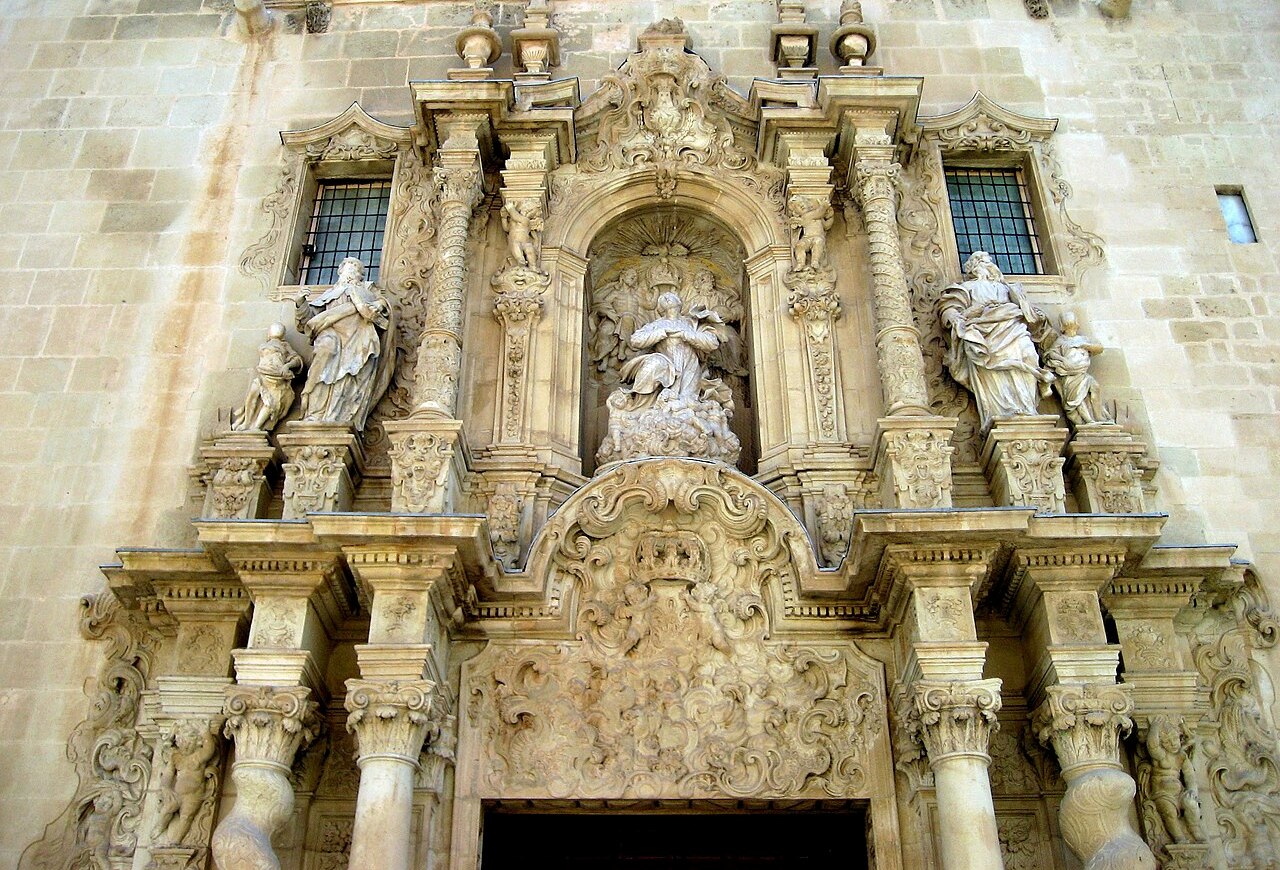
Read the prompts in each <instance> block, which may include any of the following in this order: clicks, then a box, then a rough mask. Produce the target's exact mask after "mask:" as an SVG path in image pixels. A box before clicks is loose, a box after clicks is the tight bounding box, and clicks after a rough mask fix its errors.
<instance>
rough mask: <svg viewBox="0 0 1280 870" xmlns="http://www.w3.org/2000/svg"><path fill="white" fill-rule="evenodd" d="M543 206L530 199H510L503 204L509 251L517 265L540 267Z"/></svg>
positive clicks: (503, 225)
mask: <svg viewBox="0 0 1280 870" xmlns="http://www.w3.org/2000/svg"><path fill="white" fill-rule="evenodd" d="M542 228H543V221H542V206H540V205H538V203H536V202H532V201H529V200H518V199H512V200H508V201H507V202H506V204H505V205H503V206H502V229H503V230H505V231H506V233H507V251H508V253H509V254H510V255H511V262H512V264H514V265H516V266H525V267H526V268H529V269H535V270H536V269H538V268H539V266H538V263H539V261H540V260H541V259H542Z"/></svg>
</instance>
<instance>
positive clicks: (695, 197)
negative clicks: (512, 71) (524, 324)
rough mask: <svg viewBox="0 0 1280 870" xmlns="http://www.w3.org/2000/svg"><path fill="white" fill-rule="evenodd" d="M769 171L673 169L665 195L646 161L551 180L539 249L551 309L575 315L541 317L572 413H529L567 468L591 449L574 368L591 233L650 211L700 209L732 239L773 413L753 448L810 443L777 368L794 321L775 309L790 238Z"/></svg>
mask: <svg viewBox="0 0 1280 870" xmlns="http://www.w3.org/2000/svg"><path fill="white" fill-rule="evenodd" d="M770 168H771V167H762V171H761V172H759V173H751V172H737V173H729V172H721V171H713V170H707V169H703V168H700V167H695V166H680V167H679V168H677V169H676V170H675V171H674V180H675V189H674V192H673V193H671V195H670V196H664V195H663V192H662V190H661V189H660V187H659V184H658V182H659V180H660V176H661V172H660V170H659V169H658V168H655V167H652V166H648V165H641V166H638V167H635V168H632V169H628V170H624V171H615V172H608V173H601V174H596V173H588V172H582V171H573V172H570V173H568V174H567V175H566V176H564V177H563V178H561V179H558V180H557V184H556V185H555V188H554V189H555V196H553V198H552V202H551V208H550V210H549V213H548V217H547V227H546V231H545V233H544V236H543V244H544V247H543V255H544V261H545V262H546V264H547V265H548V266H549V267H550V268H552V269H553V270H554V272H553V281H554V284H553V290H552V292H553V293H554V299H555V304H556V306H557V307H559V308H560V310H563V311H566V312H574V313H575V314H578V315H579V316H578V317H574V318H563V319H561V320H559V321H558V322H556V323H555V324H548V328H549V329H553V330H555V333H556V334H555V337H554V343H555V346H557V347H559V348H561V349H562V351H561V353H562V355H563V357H562V360H561V361H559V362H557V364H556V366H557V369H558V370H559V372H558V373H557V375H556V377H555V379H554V382H553V383H554V386H555V389H556V390H557V391H559V392H558V394H557V395H556V401H555V403H554V404H555V405H556V406H557V407H559V408H572V413H570V414H566V413H561V414H560V415H559V416H558V417H557V416H556V415H554V413H553V412H552V411H551V410H550V409H548V410H545V411H540V410H537V409H535V410H534V414H535V416H537V415H542V419H543V421H545V422H544V423H543V425H546V426H547V427H548V430H549V431H550V434H551V435H552V440H553V441H556V442H559V443H561V444H564V445H566V447H568V448H569V449H568V450H566V451H565V452H566V453H571V454H572V460H571V461H572V463H573V470H575V471H583V470H584V469H585V470H588V471H589V470H590V468H591V467H592V466H591V463H590V462H588V463H586V464H585V465H584V464H582V458H583V457H584V456H586V455H587V454H588V453H589V452H594V450H595V447H596V445H595V444H589V443H586V439H585V437H584V428H585V427H584V425H583V422H584V420H583V410H582V408H581V395H580V390H581V385H582V384H583V383H584V382H585V377H584V375H585V372H583V371H582V368H581V366H582V357H583V353H584V342H585V338H586V336H585V330H584V324H585V322H586V316H587V312H586V311H585V310H583V309H584V306H585V301H586V299H587V294H588V290H589V288H588V282H587V273H588V266H589V261H588V259H587V257H588V254H589V251H590V249H591V245H592V242H593V240H594V239H596V238H597V237H598V236H599V234H600V233H601V232H602V231H603V230H605V229H606V228H607V227H609V226H610V225H611V224H613V223H615V222H616V221H618V220H619V219H622V218H625V216H627V215H629V214H635V213H641V212H644V211H645V210H651V209H659V208H671V207H674V208H681V209H687V210H689V211H693V212H701V213H703V214H706V215H709V216H712V217H713V218H714V219H715V220H716V221H717V222H718V223H720V224H723V225H724V227H725V228H726V229H727V230H728V231H729V232H730V233H732V234H733V235H734V236H736V237H737V239H738V240H739V242H740V243H741V245H742V248H743V251H744V254H745V256H744V266H745V279H744V287H743V292H742V296H743V304H744V308H745V309H746V310H747V311H748V312H751V313H752V316H753V317H754V318H755V319H754V320H753V328H752V330H751V336H750V341H749V343H748V345H747V357H748V359H750V360H751V361H752V368H751V370H750V373H749V376H750V380H751V382H752V388H753V391H754V396H755V403H756V404H758V405H760V406H765V405H768V406H769V407H771V408H774V409H776V410H777V413H775V414H772V415H769V416H768V417H767V418H766V417H762V418H761V419H760V420H758V421H757V425H756V427H755V431H754V439H753V440H754V442H755V445H756V449H755V451H754V453H755V455H756V456H757V457H764V456H765V455H767V454H769V453H771V452H773V453H776V452H778V451H780V450H781V449H783V448H784V447H785V445H786V442H787V439H788V434H790V436H791V438H792V439H798V440H800V441H805V440H808V434H807V432H806V429H807V420H808V414H807V410H806V407H805V399H804V396H803V394H801V393H798V392H796V391H794V390H792V391H788V390H787V389H786V388H785V384H786V383H787V381H788V380H794V379H796V378H801V377H803V374H802V373H800V372H796V373H793V374H791V375H788V374H787V373H785V372H784V371H783V366H784V365H785V364H786V360H785V357H784V355H783V353H782V348H784V347H786V346H787V342H788V340H789V339H788V334H789V332H790V331H792V330H794V328H795V327H794V324H793V322H792V320H791V318H789V317H781V316H774V315H775V314H776V315H781V314H784V313H785V312H786V311H787V310H788V309H787V289H786V287H785V286H784V284H783V277H784V276H785V274H786V272H787V270H788V269H789V268H790V242H789V236H788V230H787V227H786V224H785V222H784V220H783V214H782V210H781V205H780V203H781V197H780V193H779V191H780V188H779V191H775V190H774V186H773V179H772V178H771V176H770V174H769V173H768V172H767V171H764V170H765V169H770ZM775 194H777V195H775ZM766 359H772V360H778V361H780V362H781V364H780V365H775V366H762V365H761V364H760V361H762V360H766ZM569 384H572V385H573V387H574V388H573V390H572V391H571V392H570V391H569V390H567V389H566V388H567V387H568V385H569ZM535 425H537V424H535ZM566 458H568V457H566ZM748 467H749V468H750V470H752V471H754V470H755V468H754V467H753V466H748Z"/></svg>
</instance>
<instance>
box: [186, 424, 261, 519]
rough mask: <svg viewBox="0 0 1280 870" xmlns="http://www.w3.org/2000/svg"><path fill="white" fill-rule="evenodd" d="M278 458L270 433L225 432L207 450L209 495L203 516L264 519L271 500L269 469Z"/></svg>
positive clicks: (205, 478)
mask: <svg viewBox="0 0 1280 870" xmlns="http://www.w3.org/2000/svg"><path fill="white" fill-rule="evenodd" d="M276 456H277V452H276V448H275V447H273V446H272V445H271V442H270V441H268V440H267V433H266V432H225V433H223V434H221V435H219V436H218V437H217V438H215V439H214V441H213V443H212V444H209V445H207V446H205V447H203V448H202V449H201V450H200V459H201V461H202V462H203V463H204V472H203V474H201V479H202V480H203V481H204V484H205V494H204V507H203V508H202V510H201V511H200V516H201V517H203V518H204V519H211V520H253V519H257V518H259V517H261V516H262V515H263V513H264V512H265V511H266V507H267V501H268V500H269V499H270V498H271V487H270V485H269V484H268V483H267V469H268V467H269V466H270V465H271V464H272V463H273V462H274V461H275V460H276Z"/></svg>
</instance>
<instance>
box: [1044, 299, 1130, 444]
mask: <svg viewBox="0 0 1280 870" xmlns="http://www.w3.org/2000/svg"><path fill="white" fill-rule="evenodd" d="M1100 353H1102V345H1100V344H1098V343H1097V342H1094V341H1090V340H1089V339H1087V338H1085V337H1084V336H1083V335H1081V334H1080V323H1079V321H1077V320H1076V316H1075V315H1074V314H1073V313H1071V312H1070V311H1066V312H1063V314H1062V332H1061V333H1060V334H1059V335H1058V338H1057V340H1056V341H1054V343H1053V344H1052V345H1050V346H1049V350H1047V351H1046V352H1045V355H1044V364H1045V365H1046V366H1048V368H1049V370H1050V371H1052V372H1053V373H1054V374H1055V375H1056V376H1057V382H1056V383H1055V386H1056V387H1057V389H1058V395H1059V396H1061V397H1062V410H1063V411H1065V412H1066V415H1067V419H1068V420H1070V421H1071V423H1072V424H1073V425H1076V426H1084V425H1087V424H1089V423H1114V422H1115V420H1114V419H1113V418H1112V416H1111V415H1110V414H1109V413H1107V409H1106V408H1104V407H1103V406H1102V399H1101V396H1100V394H1099V390H1098V380H1097V378H1095V377H1094V376H1093V375H1091V374H1090V373H1089V366H1090V365H1092V363H1093V358H1094V356H1095V355H1097V354H1100Z"/></svg>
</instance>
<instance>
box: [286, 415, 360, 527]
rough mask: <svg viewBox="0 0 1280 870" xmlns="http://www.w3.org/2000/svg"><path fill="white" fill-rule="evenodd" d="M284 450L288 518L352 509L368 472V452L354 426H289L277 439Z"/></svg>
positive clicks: (305, 424)
mask: <svg viewBox="0 0 1280 870" xmlns="http://www.w3.org/2000/svg"><path fill="white" fill-rule="evenodd" d="M276 443H278V444H279V445H280V449H281V450H283V451H284V455H285V463H284V518H285V519H286V520H290V519H300V518H302V517H305V516H306V515H307V514H309V513H317V512H320V511H346V510H350V509H351V499H352V496H353V495H354V493H355V484H356V481H357V480H359V478H360V474H361V473H362V471H363V469H364V449H363V448H362V447H361V445H360V439H359V438H358V437H356V434H355V432H353V431H352V429H351V427H350V426H345V425H341V424H337V423H307V422H294V423H286V424H285V425H284V427H283V429H282V431H281V432H280V433H279V434H278V435H277V436H276Z"/></svg>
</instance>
